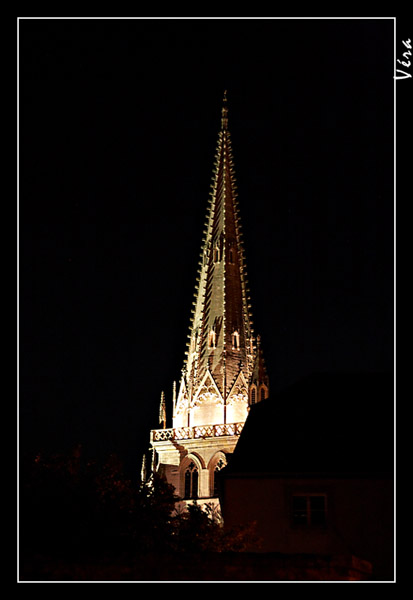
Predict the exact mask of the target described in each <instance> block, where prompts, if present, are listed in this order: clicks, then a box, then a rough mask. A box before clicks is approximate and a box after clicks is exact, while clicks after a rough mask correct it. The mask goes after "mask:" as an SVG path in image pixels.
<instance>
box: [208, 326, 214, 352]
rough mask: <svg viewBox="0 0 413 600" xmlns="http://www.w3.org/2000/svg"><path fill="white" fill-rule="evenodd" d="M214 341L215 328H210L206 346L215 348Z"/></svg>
mask: <svg viewBox="0 0 413 600" xmlns="http://www.w3.org/2000/svg"><path fill="white" fill-rule="evenodd" d="M215 342H216V334H215V330H214V329H211V331H210V332H209V336H208V347H209V348H215V345H216V344H215Z"/></svg>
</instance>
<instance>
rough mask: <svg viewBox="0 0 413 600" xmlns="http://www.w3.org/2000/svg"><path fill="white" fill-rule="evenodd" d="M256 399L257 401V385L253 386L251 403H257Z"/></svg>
mask: <svg viewBox="0 0 413 600" xmlns="http://www.w3.org/2000/svg"><path fill="white" fill-rule="evenodd" d="M256 401H257V390H256V389H255V387H253V388H252V390H251V404H255V403H256Z"/></svg>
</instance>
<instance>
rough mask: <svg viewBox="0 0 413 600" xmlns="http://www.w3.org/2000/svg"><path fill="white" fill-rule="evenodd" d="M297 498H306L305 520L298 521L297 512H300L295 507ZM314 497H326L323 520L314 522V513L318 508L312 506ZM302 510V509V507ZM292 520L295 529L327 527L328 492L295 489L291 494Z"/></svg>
mask: <svg viewBox="0 0 413 600" xmlns="http://www.w3.org/2000/svg"><path fill="white" fill-rule="evenodd" d="M295 498H305V500H306V503H305V517H306V520H305V522H298V521H297V520H296V515H295V513H296V512H298V509H297V508H294V499H295ZM312 498H323V499H324V507H323V510H322V511H319V512H322V514H323V522H314V521H316V519H314V515H315V513H316V511H317V509H314V508H313V507H312V506H311V499H312ZM301 510H302V509H301ZM290 511H291V512H290V522H291V527H293V528H294V529H326V527H327V526H328V503H327V494H326V492H298V491H294V492H292V493H291V496H290Z"/></svg>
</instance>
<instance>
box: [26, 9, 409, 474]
mask: <svg viewBox="0 0 413 600" xmlns="http://www.w3.org/2000/svg"><path fill="white" fill-rule="evenodd" d="M19 40H20V46H19V57H20V65H19V66H20V71H19V73H20V80H19V128H20V140H19V172H20V190H19V242H20V246H19V280H20V296H19V331H20V339H19V352H20V358H19V360H20V363H19V372H20V389H19V404H20V442H21V444H22V447H23V448H24V449H30V450H31V449H41V448H44V449H60V448H65V447H70V446H71V445H72V444H74V443H77V442H81V443H83V444H84V445H85V447H88V448H90V449H91V452H95V451H96V452H101V451H103V452H106V451H107V450H115V451H118V452H120V453H121V454H123V456H125V458H126V459H127V460H128V461H130V463H131V464H133V465H135V463H136V468H139V466H140V455H141V453H142V451H143V450H144V449H146V447H147V445H148V441H149V429H150V428H151V427H153V426H157V414H158V404H159V398H160V393H161V391H162V390H165V392H166V397H167V400H169V401H170V400H171V392H172V382H173V380H174V379H175V380H179V377H180V372H181V368H182V365H183V359H184V351H185V344H186V336H187V333H188V326H189V320H190V309H191V303H192V299H193V298H192V296H193V292H194V285H195V277H196V271H197V262H198V255H199V252H200V248H201V237H202V229H203V223H204V218H205V214H206V205H207V200H208V193H209V186H210V183H211V177H212V166H213V157H214V153H215V146H216V141H217V135H218V130H219V127H220V110H221V100H222V96H223V91H224V90H225V89H227V90H228V103H229V128H230V131H231V134H232V141H233V151H234V162H235V171H236V176H237V180H238V191H239V203H240V211H241V221H242V224H243V231H244V241H245V248H246V259H247V268H248V274H249V281H250V288H251V296H252V310H253V314H254V322H255V330H256V332H258V333H260V334H261V336H262V343H263V347H264V352H265V357H266V363H267V368H268V372H269V375H270V385H271V389H272V392H273V393H275V392H276V391H277V390H282V389H284V388H285V387H286V386H288V385H289V384H291V383H293V382H295V381H297V380H298V379H299V378H300V377H302V376H303V375H306V374H309V373H313V372H325V371H328V372H337V371H344V372H345V371H357V372H360V371H368V372H371V371H374V372H383V371H387V372H388V371H391V370H392V368H393V297H394V290H393V264H394V256H393V245H394V221H393V219H394V198H393V188H394V185H393V122H394V115H393V101H394V100H393V64H394V63H393V43H394V42H393V21H392V20H273V19H267V20H231V21H227V20H204V19H201V20H173V19H172V20H140V19H138V20H135V19H134V20H21V21H20V26H19ZM404 83H405V82H397V85H401V84H404Z"/></svg>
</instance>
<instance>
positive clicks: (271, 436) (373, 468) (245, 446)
mask: <svg viewBox="0 0 413 600" xmlns="http://www.w3.org/2000/svg"><path fill="white" fill-rule="evenodd" d="M394 396H395V394H394V383H393V377H392V375H385V374H340V375H336V374H321V375H313V376H310V377H307V378H304V379H302V380H301V381H299V382H298V383H297V384H295V385H293V386H291V387H290V388H288V389H286V390H285V391H283V392H281V393H279V394H277V395H276V396H274V397H272V398H268V399H267V400H264V401H262V402H260V403H258V404H256V405H254V406H253V407H252V408H251V410H250V413H249V415H248V418H247V421H246V423H245V426H244V429H243V431H242V434H241V436H240V439H239V442H238V444H237V446H236V448H235V451H234V454H233V456H232V457H231V460H230V462H229V465H228V467H227V468H226V469H225V471H226V474H227V475H230V474H231V473H256V474H262V473H267V474H268V473H274V474H275V473H287V472H288V473H329V474H337V475H344V474H346V473H347V474H349V473H364V474H367V473H378V472H382V473H391V472H392V470H393V449H394V441H393V437H394V436H393V433H394V427H393V422H394V402H395V397H394Z"/></svg>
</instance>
